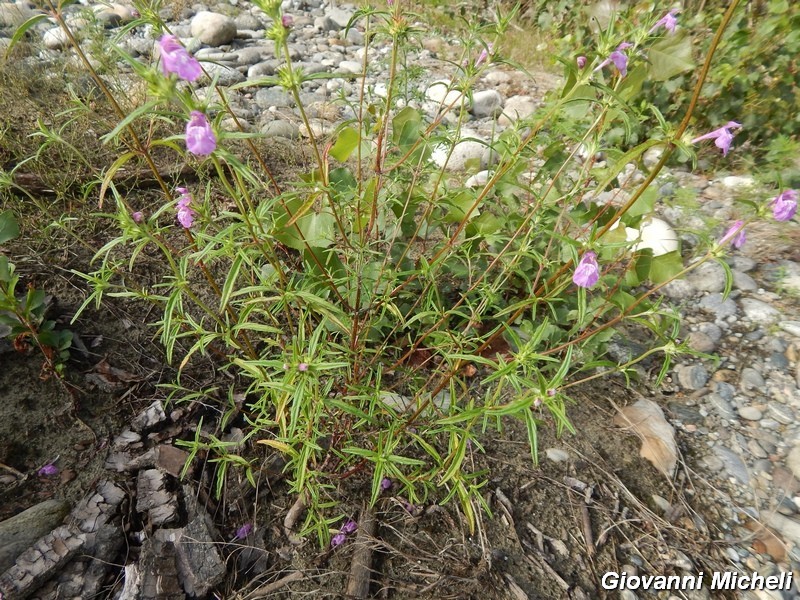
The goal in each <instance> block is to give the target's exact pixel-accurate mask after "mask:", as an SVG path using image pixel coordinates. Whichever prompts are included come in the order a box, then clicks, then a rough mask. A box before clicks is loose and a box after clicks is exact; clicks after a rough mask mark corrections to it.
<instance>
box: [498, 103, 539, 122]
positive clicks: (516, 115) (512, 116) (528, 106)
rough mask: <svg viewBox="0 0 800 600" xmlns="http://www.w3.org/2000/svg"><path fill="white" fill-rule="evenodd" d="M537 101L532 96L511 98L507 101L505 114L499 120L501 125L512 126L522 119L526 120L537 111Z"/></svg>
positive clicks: (504, 108)
mask: <svg viewBox="0 0 800 600" xmlns="http://www.w3.org/2000/svg"><path fill="white" fill-rule="evenodd" d="M536 106H537V105H536V100H534V99H533V97H532V96H511V98H509V99H508V100H506V103H505V106H504V107H503V114H502V115H500V118H499V119H497V122H498V124H500V125H511V124H512V123H516V122H517V121H519V120H520V119H525V118H527V117H529V116H531V115H532V114H533V111H535V110H536Z"/></svg>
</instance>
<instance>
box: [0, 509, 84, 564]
mask: <svg viewBox="0 0 800 600" xmlns="http://www.w3.org/2000/svg"><path fill="white" fill-rule="evenodd" d="M68 512H69V504H67V503H66V502H65V501H63V500H45V501H44V502H40V503H39V504H35V505H34V506H31V507H30V508H29V509H27V510H24V511H22V512H21V513H19V514H16V515H14V516H13V517H10V518H8V519H6V520H5V521H2V522H0V573H2V572H4V571H7V570H8V569H10V568H11V566H12V565H13V564H14V561H15V560H16V559H17V557H18V556H19V555H20V554H22V553H23V552H24V551H25V550H27V549H28V548H29V547H30V546H32V545H33V543H34V542H35V541H36V540H38V539H39V538H40V537H42V536H43V535H45V534H47V533H50V532H51V531H52V530H53V529H55V528H56V527H58V526H59V525H60V524H61V522H62V521H63V520H64V517H66V516H67V513H68Z"/></svg>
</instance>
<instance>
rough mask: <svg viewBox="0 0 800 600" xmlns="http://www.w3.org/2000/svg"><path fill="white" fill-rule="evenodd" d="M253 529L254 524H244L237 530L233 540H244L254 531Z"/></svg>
mask: <svg viewBox="0 0 800 600" xmlns="http://www.w3.org/2000/svg"><path fill="white" fill-rule="evenodd" d="M252 531H253V524H252V523H245V524H244V525H242V526H241V527H239V529H237V530H236V535H235V536H234V538H233V540H231V541H233V542H235V541H236V540H243V539H244V538H246V537H247V536H248V535H250V534H251V533H252Z"/></svg>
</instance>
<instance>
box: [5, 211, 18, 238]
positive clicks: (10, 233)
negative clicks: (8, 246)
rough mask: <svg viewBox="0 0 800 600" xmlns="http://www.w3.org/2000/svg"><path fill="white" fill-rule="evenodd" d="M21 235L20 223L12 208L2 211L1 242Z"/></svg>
mask: <svg viewBox="0 0 800 600" xmlns="http://www.w3.org/2000/svg"><path fill="white" fill-rule="evenodd" d="M18 235H19V225H18V224H17V219H16V218H15V217H14V213H12V212H11V211H10V210H7V211H4V212H2V213H0V244H4V243H5V242H7V241H9V240H13V239H14V238H15V237H17V236H18Z"/></svg>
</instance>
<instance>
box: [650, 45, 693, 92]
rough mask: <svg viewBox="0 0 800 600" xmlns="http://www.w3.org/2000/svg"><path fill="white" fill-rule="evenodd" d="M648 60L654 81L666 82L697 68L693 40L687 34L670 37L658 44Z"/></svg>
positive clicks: (653, 48)
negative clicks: (693, 58) (693, 54)
mask: <svg viewBox="0 0 800 600" xmlns="http://www.w3.org/2000/svg"><path fill="white" fill-rule="evenodd" d="M648 58H649V59H650V78H651V79H652V80H653V81H666V80H667V79H672V78H673V77H675V75H679V74H681V73H685V72H686V71H691V70H692V69H694V68H695V64H694V61H693V60H692V39H691V38H690V37H689V36H688V35H686V34H675V35H669V36H666V37H665V38H664V39H663V40H661V41H659V42H656V43H655V44H653V45H652V46H651V47H650V50H649V52H648Z"/></svg>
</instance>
